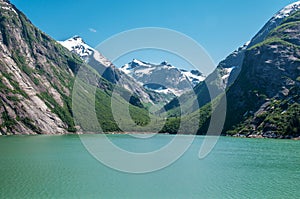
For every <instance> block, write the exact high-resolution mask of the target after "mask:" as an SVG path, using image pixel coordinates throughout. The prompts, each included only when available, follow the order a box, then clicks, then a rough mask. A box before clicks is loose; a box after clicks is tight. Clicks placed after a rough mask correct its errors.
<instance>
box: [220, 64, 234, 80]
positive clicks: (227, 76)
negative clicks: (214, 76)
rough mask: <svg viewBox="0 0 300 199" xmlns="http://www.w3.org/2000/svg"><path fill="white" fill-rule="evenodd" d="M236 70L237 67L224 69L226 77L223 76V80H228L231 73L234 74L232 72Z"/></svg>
mask: <svg viewBox="0 0 300 199" xmlns="http://www.w3.org/2000/svg"><path fill="white" fill-rule="evenodd" d="M235 68H236V67H235V66H233V67H231V68H224V72H225V75H223V76H222V79H223V80H226V79H228V78H229V76H230V74H231V72H232V70H233V69H235Z"/></svg>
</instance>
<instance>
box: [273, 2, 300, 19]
mask: <svg viewBox="0 0 300 199" xmlns="http://www.w3.org/2000/svg"><path fill="white" fill-rule="evenodd" d="M299 9H300V1H297V2H295V3H292V4H290V5H288V6H286V7H285V8H283V9H282V10H280V11H279V12H278V13H276V15H275V16H274V18H275V19H281V18H285V17H288V16H290V15H291V14H293V13H294V12H296V11H297V10H299Z"/></svg>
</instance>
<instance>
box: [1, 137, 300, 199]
mask: <svg viewBox="0 0 300 199" xmlns="http://www.w3.org/2000/svg"><path fill="white" fill-rule="evenodd" d="M85 136H87V137H88V138H89V137H90V139H97V137H98V138H99V136H103V135H85ZM172 138H173V137H172V136H168V135H159V136H155V137H154V138H152V139H148V140H147V139H144V140H140V139H136V138H132V137H130V136H128V135H110V139H111V140H112V141H113V142H114V143H115V144H117V145H119V146H120V147H123V148H125V149H127V150H131V151H135V152H147V151H151V150H153V149H159V148H160V147H162V146H164V145H165V144H166V143H168V142H169V141H170V140H171V139H172ZM183 139H184V137H183ZM202 141H203V137H197V138H196V139H195V141H194V143H193V144H192V146H191V148H190V149H189V150H188V151H187V152H186V153H185V155H184V156H183V157H181V158H180V159H179V160H178V161H176V162H175V163H174V164H172V165H171V166H169V167H167V168H165V169H162V170H159V171H156V172H152V173H148V174H128V173H122V172H118V171H115V170H113V169H110V168H108V167H106V166H104V165H102V164H101V163H99V162H98V161H97V160H96V159H94V158H93V156H92V155H90V154H89V153H88V152H87V151H86V149H85V148H84V146H83V145H82V143H81V141H80V138H79V137H78V136H76V135H68V136H11V137H4V136H3V137H0V198H239V199H240V198H300V142H299V141H293V140H271V139H243V138H228V137H222V138H220V140H219V142H218V144H217V145H216V147H215V148H214V150H213V151H212V153H211V154H210V155H209V156H208V157H206V158H205V159H203V160H200V159H199V158H198V152H199V149H200V146H201V143H202Z"/></svg>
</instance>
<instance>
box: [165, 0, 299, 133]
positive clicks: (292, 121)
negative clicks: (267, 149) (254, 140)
mask: <svg viewBox="0 0 300 199" xmlns="http://www.w3.org/2000/svg"><path fill="white" fill-rule="evenodd" d="M299 5H300V2H296V3H294V4H291V5H289V6H287V7H285V8H284V9H282V10H281V11H279V12H278V13H277V14H275V15H274V17H272V18H271V20H270V21H269V22H268V23H267V24H266V25H265V26H264V27H263V28H262V30H260V31H259V32H258V34H257V35H256V36H255V37H254V38H253V39H252V40H251V42H248V43H246V44H245V45H244V46H243V47H241V48H239V49H238V50H237V51H235V52H234V53H232V54H231V55H229V56H228V57H227V58H226V59H225V60H224V61H222V62H221V63H220V64H219V65H218V67H217V69H216V70H215V71H214V72H213V73H212V74H211V75H209V76H208V77H207V79H206V81H205V82H203V83H200V84H199V85H198V86H196V87H195V89H194V91H195V93H196V94H197V99H195V98H194V99H193V98H192V97H191V96H192V95H191V94H189V93H187V94H184V95H182V96H180V98H179V99H180V100H178V99H174V100H173V101H171V102H170V103H169V104H167V105H166V106H165V109H167V110H168V112H169V115H171V116H178V115H179V114H180V108H182V107H184V109H185V110H189V111H190V112H191V111H195V112H200V115H201V114H202V116H203V117H202V118H201V121H200V124H199V127H200V129H199V131H198V133H199V134H203V133H206V130H207V126H208V124H209V121H210V114H211V113H210V111H211V110H210V108H209V107H211V103H210V102H211V101H216V98H217V97H218V96H219V98H220V97H222V95H221V94H222V92H224V91H226V94H227V102H228V107H227V117H226V123H225V129H224V132H223V133H224V134H226V133H229V134H231V135H235V134H236V135H245V136H250V137H251V136H263V137H295V136H299V135H300V133H299V128H300V127H299V126H300V125H299V124H300V122H299V121H300V119H299V111H298V110H299V80H300V77H299V69H300V68H299V66H300V65H299V63H300V62H299V60H300V58H299V35H300V26H299V8H300V6H299ZM224 80H226V81H224ZM208 86H209V87H210V88H211V91H212V92H211V93H209V91H208V89H207V87H208ZM210 94H211V95H210ZM211 97H212V98H211ZM178 101H183V102H185V103H184V104H179V103H178ZM197 105H199V107H201V108H200V110H197V107H198V106H197ZM203 113H204V114H203ZM184 117H186V119H185V120H187V121H188V120H190V119H191V118H192V117H193V114H190V115H186V116H184ZM205 118H206V119H205Z"/></svg>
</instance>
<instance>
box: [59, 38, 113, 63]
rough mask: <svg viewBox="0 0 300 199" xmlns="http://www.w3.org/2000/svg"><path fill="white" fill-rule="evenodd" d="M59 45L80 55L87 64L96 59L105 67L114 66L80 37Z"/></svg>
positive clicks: (61, 42)
mask: <svg viewBox="0 0 300 199" xmlns="http://www.w3.org/2000/svg"><path fill="white" fill-rule="evenodd" d="M59 43H60V44H61V45H63V46H64V47H66V48H67V49H68V50H69V51H71V52H73V53H75V54H77V55H79V56H80V57H81V58H82V59H83V60H85V61H86V62H89V60H90V59H95V60H97V61H98V62H99V63H101V64H102V65H104V66H105V67H109V66H112V65H113V64H112V63H111V62H110V61H109V60H108V59H106V58H105V57H104V56H103V55H102V54H101V53H99V52H98V51H97V50H95V49H94V48H92V47H90V46H89V45H88V44H86V43H85V42H84V40H83V39H82V38H81V37H80V36H78V35H76V36H74V37H72V38H70V39H67V40H66V41H59Z"/></svg>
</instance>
